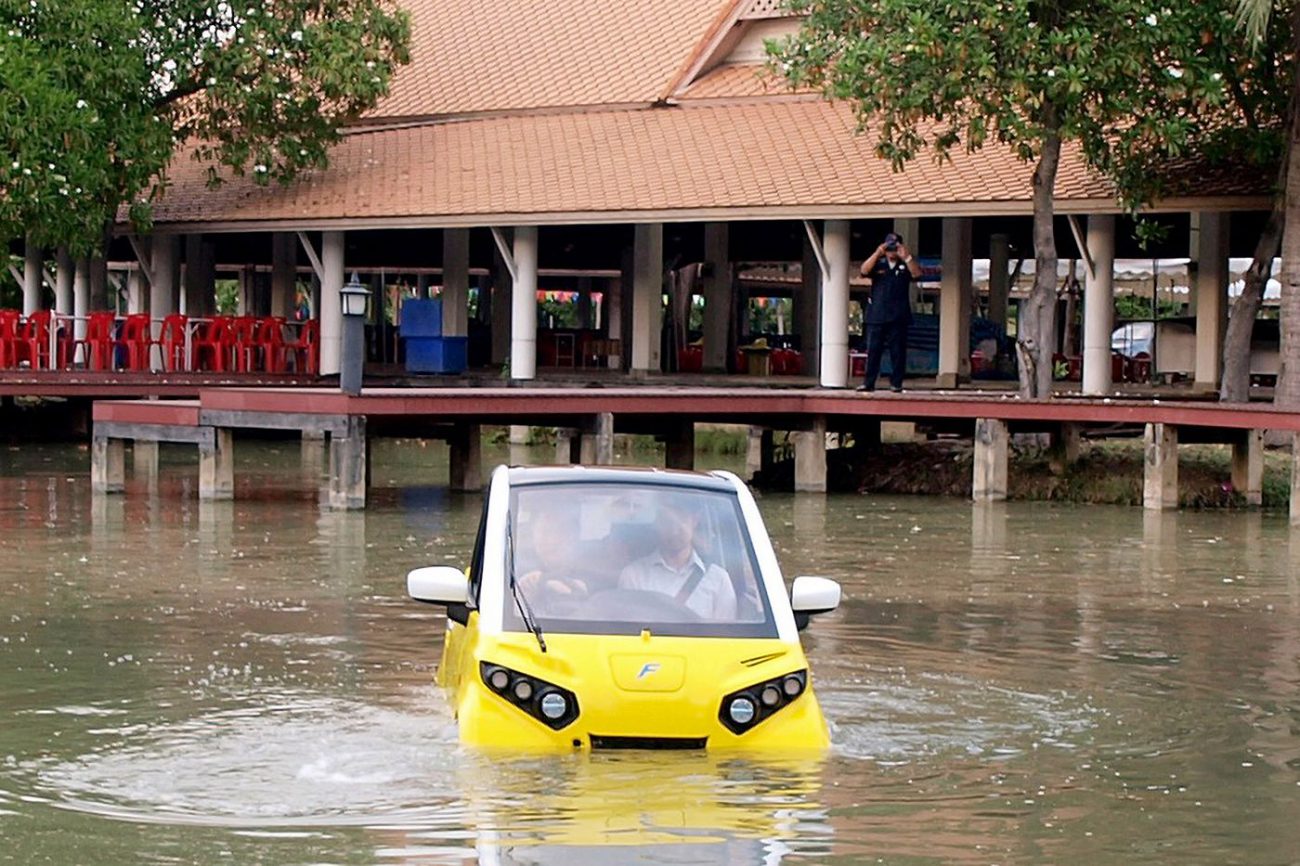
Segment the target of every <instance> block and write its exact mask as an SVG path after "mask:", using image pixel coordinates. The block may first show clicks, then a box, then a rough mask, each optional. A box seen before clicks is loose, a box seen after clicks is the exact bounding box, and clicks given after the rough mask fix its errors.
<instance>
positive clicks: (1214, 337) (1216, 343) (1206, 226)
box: [1191, 213, 1228, 391]
mask: <svg viewBox="0 0 1300 866" xmlns="http://www.w3.org/2000/svg"><path fill="white" fill-rule="evenodd" d="M1191 247H1192V255H1193V256H1194V257H1195V263H1196V265H1195V266H1196V270H1195V274H1194V277H1193V285H1192V291H1193V292H1195V293H1196V294H1195V300H1196V376H1195V381H1196V387H1197V388H1198V389H1203V390H1206V391H1215V390H1217V389H1218V387H1219V378H1220V375H1221V373H1222V370H1223V338H1224V336H1225V334H1226V333H1227V330H1228V218H1227V215H1226V214H1221V213H1194V214H1192V244H1191Z"/></svg>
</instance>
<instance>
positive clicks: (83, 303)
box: [72, 257, 90, 366]
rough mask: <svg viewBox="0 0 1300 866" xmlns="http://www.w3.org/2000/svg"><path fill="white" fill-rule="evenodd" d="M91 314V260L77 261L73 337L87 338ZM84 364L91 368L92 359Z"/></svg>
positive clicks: (73, 279)
mask: <svg viewBox="0 0 1300 866" xmlns="http://www.w3.org/2000/svg"><path fill="white" fill-rule="evenodd" d="M89 312H90V259H87V258H84V257H83V258H79V259H77V264H76V269H75V270H74V271H73V278H72V315H73V316H74V317H75V319H76V321H75V323H74V324H73V326H72V332H73V335H74V336H75V337H76V338H77V339H78V340H82V339H85V337H86V315H87V314H88V313H89ZM81 361H82V363H83V364H86V365H87V366H89V364H90V359H89V358H84V357H83V358H82V359H81Z"/></svg>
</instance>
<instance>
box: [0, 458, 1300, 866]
mask: <svg viewBox="0 0 1300 866" xmlns="http://www.w3.org/2000/svg"><path fill="white" fill-rule="evenodd" d="M237 452H238V470H237V471H238V476H237V483H238V489H237V496H238V497H239V498H238V499H237V500H236V501H235V502H233V503H210V504H208V503H205V504H200V503H199V502H198V501H197V500H196V499H195V498H194V488H195V487H196V481H195V479H196V478H197V472H196V466H195V462H196V461H195V458H194V456H193V454H192V449H186V448H182V447H177V448H175V449H171V448H167V447H164V451H163V466H162V471H161V473H160V476H159V478H158V479H157V481H156V483H154V484H153V485H152V487H153V492H152V493H151V490H150V485H149V484H148V482H145V481H133V482H131V486H130V488H129V490H128V493H127V495H126V496H124V497H111V498H92V497H91V496H90V495H89V493H88V492H87V490H88V487H89V485H88V479H87V468H86V467H87V463H88V457H87V454H86V452H85V451H84V449H81V450H79V449H75V448H62V447H60V448H45V449H40V448H30V447H27V448H24V449H22V450H9V451H4V452H0V598H2V599H3V610H2V611H0V839H2V840H3V845H0V862H13V863H23V864H28V863H57V864H63V863H90V862H96V863H115V862H122V863H126V862H130V863H245V862H257V863H266V864H321V863H339V864H342V863H349V864H350V863H394V864H448V863H449V864H459V863H473V862H481V863H486V864H497V863H502V864H504V863H521V864H523V863H529V864H531V863H558V864H565V866H578V864H585V863H622V862H632V863H724V862H728V863H732V862H734V863H764V864H772V863H823V862H836V863H875V862H885V863H908V864H910V863H972V864H976V863H978V864H992V863H998V864H1007V863H1065V864H1071V863H1078V864H1084V863H1087V864H1095V863H1134V862H1170V861H1174V860H1177V861H1178V862H1180V863H1193V864H1195V863H1205V864H1219V863H1229V862H1239V863H1251V864H1268V863H1278V864H1282V863H1293V862H1296V861H1298V860H1300V822H1297V821H1296V815H1297V814H1300V667H1298V665H1300V662H1298V659H1300V578H1297V574H1298V573H1300V570H1298V569H1297V564H1300V533H1297V534H1295V535H1293V534H1292V533H1291V532H1290V531H1289V530H1288V528H1287V526H1286V521H1285V519H1284V518H1283V517H1277V516H1272V515H1259V514H1212V513H1182V514H1157V515H1147V514H1144V513H1143V512H1142V511H1140V510H1137V509H1130V508H1107V507H1095V506H1094V507H1080V508H1076V507H1051V506H1044V505H1039V504H1011V505H1008V506H1002V507H974V506H972V505H970V504H968V503H965V502H959V501H951V500H936V499H925V498H901V499H900V498H893V499H873V498H864V497H857V496H847V497H829V498H826V497H820V496H789V495H786V496H767V497H764V498H763V499H762V500H761V507H762V509H763V511H764V514H765V516H766V518H767V521H768V524H769V528H770V530H771V531H772V534H773V537H774V540H775V543H776V546H777V549H778V553H779V555H780V556H781V559H782V563H783V565H784V567H785V569H786V574H787V576H788V577H792V576H794V575H795V574H801V573H805V574H827V575H832V576H835V577H837V578H839V579H840V580H842V581H843V583H844V585H845V590H846V601H845V603H844V605H843V606H842V608H841V609H840V610H839V611H837V612H836V613H834V614H831V615H828V616H826V617H823V618H821V619H820V620H819V621H817V622H815V623H814V625H813V626H812V627H811V628H810V629H809V630H808V631H807V632H805V633H804V634H805V638H804V639H805V644H806V646H807V648H808V650H809V653H810V655H811V658H812V665H813V671H814V676H815V678H816V682H817V687H818V689H819V691H820V694H821V696H822V700H823V702H824V704H825V708H826V711H827V715H828V716H829V718H830V720H831V723H832V725H833V739H834V743H835V745H834V748H833V750H832V752H831V753H830V754H829V755H828V756H827V757H826V758H825V759H824V760H822V761H811V762H810V761H791V760H781V759H759V758H734V757H718V756H712V755H694V754H688V755H679V754H666V755H665V754H655V755H649V756H646V755H638V754H630V755H615V754H605V755H597V756H575V755H565V756H560V757H515V758H511V757H502V756H483V755H480V754H477V753H474V752H472V751H467V750H464V749H462V748H460V747H459V746H458V745H457V744H456V742H455V729H454V725H453V723H452V720H451V718H450V716H449V714H448V710H447V707H446V705H445V703H444V701H443V699H442V697H441V694H440V693H439V692H438V690H436V689H435V688H434V687H433V686H432V684H431V678H432V674H433V670H434V666H435V663H436V661H437V659H438V653H439V650H440V641H441V635H442V619H441V616H440V615H439V614H438V612H437V611H436V609H434V608H429V607H423V606H419V605H415V604H413V603H410V602H408V601H406V600H405V598H404V596H403V580H402V577H403V575H404V573H405V571H406V570H407V569H408V568H410V567H412V566H415V565H421V564H436V563H441V562H448V563H463V562H464V561H465V559H466V558H467V557H468V553H469V548H470V545H471V543H472V533H473V528H474V524H475V522H476V520H477V508H478V502H479V500H478V497H477V496H473V495H457V494H449V493H447V492H446V491H445V489H443V484H444V479H445V451H444V450H442V448H441V446H438V445H433V444H430V445H427V446H426V445H420V444H418V443H415V444H412V443H407V444H406V445H404V446H398V445H397V444H395V443H380V445H379V446H378V451H377V454H376V458H375V464H374V466H375V471H376V490H375V492H374V495H373V497H372V507H371V508H370V509H369V510H368V511H366V512H365V513H351V514H345V513H332V512H328V511H322V510H321V509H320V508H319V507H318V505H317V502H316V494H315V493H314V492H313V489H312V488H313V487H314V485H315V484H316V482H317V481H318V480H319V473H320V470H321V465H320V462H319V460H318V459H317V458H318V455H313V454H312V452H310V451H308V452H305V453H306V459H305V460H304V455H303V454H301V453H300V450H299V446H298V445H297V444H296V443H264V444H258V445H252V444H246V443H242V442H241V443H240V445H239V447H238V448H237Z"/></svg>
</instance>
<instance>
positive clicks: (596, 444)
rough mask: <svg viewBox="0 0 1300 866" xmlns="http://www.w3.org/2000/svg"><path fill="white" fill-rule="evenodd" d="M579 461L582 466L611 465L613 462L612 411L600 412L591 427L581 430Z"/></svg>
mask: <svg viewBox="0 0 1300 866" xmlns="http://www.w3.org/2000/svg"><path fill="white" fill-rule="evenodd" d="M580 457H581V463H582V464H583V465H584V466H611V465H613V463H614V413H612V412H601V413H600V414H599V415H596V416H595V417H594V418H593V419H592V424H591V427H590V428H588V429H586V430H583V431H582V453H581V455H580Z"/></svg>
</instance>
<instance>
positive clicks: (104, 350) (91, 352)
mask: <svg viewBox="0 0 1300 866" xmlns="http://www.w3.org/2000/svg"><path fill="white" fill-rule="evenodd" d="M116 320H117V316H116V314H114V313H112V312H109V311H107V310H105V311H102V312H98V313H91V314H90V315H89V316H88V317H87V318H86V336H85V337H83V338H81V339H80V340H74V341H73V344H72V350H73V352H74V353H75V352H76V350H77V347H78V346H80V347H81V348H82V350H83V353H82V358H84V359H85V364H86V368H87V369H89V370H111V369H113V324H114V322H115V321H116Z"/></svg>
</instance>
